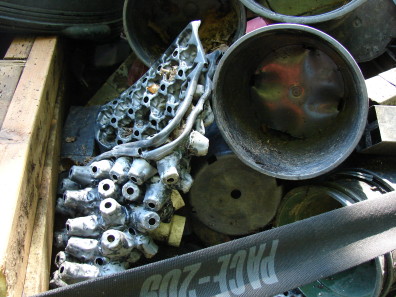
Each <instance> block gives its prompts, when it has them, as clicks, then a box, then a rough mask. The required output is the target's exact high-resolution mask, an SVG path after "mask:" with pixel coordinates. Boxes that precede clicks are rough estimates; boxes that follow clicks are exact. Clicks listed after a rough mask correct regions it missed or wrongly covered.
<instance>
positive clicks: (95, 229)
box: [66, 215, 103, 238]
mask: <svg viewBox="0 0 396 297" xmlns="http://www.w3.org/2000/svg"><path fill="white" fill-rule="evenodd" d="M102 225H103V223H102V221H101V218H100V217H98V216H97V215H89V216H85V217H77V218H73V219H68V220H67V221H66V231H67V235H68V236H84V237H90V238H92V237H96V236H99V235H100V234H101V233H102V231H103V230H102V229H103V226H102Z"/></svg>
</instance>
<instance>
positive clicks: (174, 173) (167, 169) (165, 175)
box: [157, 151, 181, 185]
mask: <svg viewBox="0 0 396 297" xmlns="http://www.w3.org/2000/svg"><path fill="white" fill-rule="evenodd" d="M180 158H181V153H180V152H179V151H175V152H173V153H172V154H170V155H168V156H166V157H165V158H163V159H161V160H159V161H157V170H158V173H159V175H160V178H161V181H162V182H163V183H164V184H167V185H173V184H176V183H177V182H178V181H179V177H180V176H179V172H178V167H179V161H180Z"/></svg>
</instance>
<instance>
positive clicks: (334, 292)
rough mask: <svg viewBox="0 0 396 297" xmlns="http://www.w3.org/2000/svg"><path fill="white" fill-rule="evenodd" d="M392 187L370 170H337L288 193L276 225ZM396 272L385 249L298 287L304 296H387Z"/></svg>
mask: <svg viewBox="0 0 396 297" xmlns="http://www.w3.org/2000/svg"><path fill="white" fill-rule="evenodd" d="M393 190H394V185H393V184H392V183H390V182H387V181H385V179H383V178H381V177H379V175H377V174H375V173H373V172H371V171H367V170H363V169H357V170H351V171H344V172H339V173H337V174H334V175H332V176H331V177H330V178H329V180H328V181H326V182H321V183H318V184H315V185H311V186H302V187H298V188H295V189H293V190H291V191H290V192H289V193H287V194H286V196H285V197H284V200H283V202H282V204H281V206H280V208H279V212H278V214H277V218H276V225H277V226H281V225H286V224H288V223H292V222H295V221H299V220H302V219H305V218H308V217H311V216H314V215H318V214H320V213H324V212H327V211H330V210H333V209H336V208H340V207H344V206H348V205H351V204H353V203H356V202H359V201H362V200H366V199H375V198H376V197H378V196H380V195H382V194H384V193H386V192H390V191H393ZM335 236H336V234H335ZM395 272H396V271H395V270H394V267H393V255H392V253H388V254H385V255H383V256H380V257H378V258H376V259H374V260H372V261H370V262H366V263H364V264H361V265H358V266H356V267H353V268H351V269H348V270H346V271H343V272H341V273H337V274H335V275H333V276H330V277H328V278H324V279H320V280H318V281H316V282H314V283H311V284H308V285H305V286H302V287H300V289H301V291H302V292H303V293H304V295H305V296H306V297H316V296H328V297H344V296H354V297H366V296H371V297H379V296H386V294H387V292H388V291H389V288H390V287H391V285H392V283H393V281H394V277H395Z"/></svg>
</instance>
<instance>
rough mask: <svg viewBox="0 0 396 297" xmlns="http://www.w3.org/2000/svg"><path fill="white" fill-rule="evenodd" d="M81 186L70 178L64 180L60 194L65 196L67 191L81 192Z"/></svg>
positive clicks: (61, 183) (59, 190) (60, 186)
mask: <svg viewBox="0 0 396 297" xmlns="http://www.w3.org/2000/svg"><path fill="white" fill-rule="evenodd" d="M80 189H81V186H80V184H78V183H76V182H74V181H72V180H71V179H70V178H64V179H62V181H61V182H60V184H59V189H58V194H63V193H64V192H65V191H67V190H80Z"/></svg>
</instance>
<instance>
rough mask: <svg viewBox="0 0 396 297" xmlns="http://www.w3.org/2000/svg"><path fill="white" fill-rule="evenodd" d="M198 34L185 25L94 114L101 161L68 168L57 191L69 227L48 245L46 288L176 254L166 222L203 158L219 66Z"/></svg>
mask: <svg viewBox="0 0 396 297" xmlns="http://www.w3.org/2000/svg"><path fill="white" fill-rule="evenodd" d="M198 26H199V21H196V22H192V23H190V24H189V25H188V26H187V27H186V29H185V30H184V31H183V32H181V33H180V35H179V37H178V38H177V39H176V41H175V42H174V43H173V44H172V46H171V47H170V48H169V49H168V50H167V51H166V52H165V54H164V55H163V56H162V58H161V59H160V60H159V61H158V62H157V63H155V64H154V66H153V67H152V68H150V69H149V70H148V72H147V73H146V74H145V75H144V76H143V77H142V78H141V79H140V80H139V81H138V82H137V83H136V84H135V85H133V86H131V87H130V88H129V89H127V90H126V91H125V92H124V93H122V94H121V95H120V96H119V97H118V98H117V99H115V100H113V101H112V102H110V103H108V104H106V105H104V106H103V107H102V108H101V109H100V111H99V114H98V118H97V130H96V139H97V141H98V143H99V145H100V146H101V148H102V150H108V151H107V152H103V153H102V154H101V155H99V156H97V157H95V158H94V160H92V162H91V163H90V164H87V165H86V166H73V167H72V168H71V170H70V172H69V177H68V179H67V180H65V182H63V183H62V187H61V188H62V189H64V191H65V192H64V195H63V198H59V199H58V204H57V210H58V211H59V212H62V213H63V214H65V215H67V216H68V217H69V219H68V220H67V222H66V228H65V230H64V231H63V232H60V233H57V235H56V245H57V246H64V251H62V253H61V254H58V257H57V258H56V259H57V262H59V265H58V266H59V268H58V270H57V271H55V273H54V276H53V280H52V284H53V285H54V286H64V285H67V284H71V283H75V282H78V281H82V280H85V279H89V278H94V277H97V276H102V275H107V274H109V273H112V272H114V271H120V270H125V269H128V268H129V267H131V266H133V265H136V264H135V263H136V262H137V261H138V260H139V259H140V258H141V256H144V257H145V258H148V259H149V258H152V257H153V256H155V255H156V253H157V252H158V245H157V244H156V242H155V241H162V242H165V243H167V244H169V245H172V246H178V245H180V242H181V238H182V235H183V230H184V224H185V218H183V217H180V216H177V215H175V214H174V212H175V209H178V208H180V207H181V206H183V205H184V203H183V201H182V199H181V195H180V193H179V191H182V192H184V193H186V192H188V191H189V190H190V188H191V185H192V181H193V180H192V177H191V175H190V159H191V156H202V155H205V154H206V153H207V151H208V145H209V142H208V139H207V138H206V137H205V136H203V134H204V133H205V125H208V124H210V123H211V121H212V120H213V114H212V111H211V108H210V105H209V102H208V100H207V99H208V98H209V96H210V94H211V91H212V84H211V80H212V77H213V74H214V70H215V67H216V63H217V62H218V60H219V58H220V52H218V51H216V52H214V53H212V54H210V55H207V56H205V54H204V52H203V49H202V45H201V44H200V41H199V38H198V34H197V30H198ZM68 186H69V187H70V189H69V188H68Z"/></svg>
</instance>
